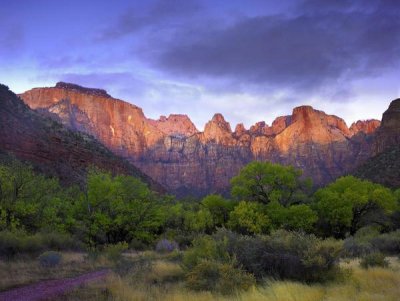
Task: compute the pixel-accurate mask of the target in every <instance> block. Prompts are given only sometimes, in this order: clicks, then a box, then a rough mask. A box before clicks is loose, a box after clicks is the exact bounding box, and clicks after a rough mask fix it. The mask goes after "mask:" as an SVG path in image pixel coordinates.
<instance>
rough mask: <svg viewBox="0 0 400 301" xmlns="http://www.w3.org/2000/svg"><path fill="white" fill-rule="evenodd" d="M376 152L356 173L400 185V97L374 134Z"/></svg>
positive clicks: (372, 179) (388, 183)
mask: <svg viewBox="0 0 400 301" xmlns="http://www.w3.org/2000/svg"><path fill="white" fill-rule="evenodd" d="M373 149H374V153H375V154H376V155H375V156H373V157H372V158H370V159H369V160H367V161H366V162H365V163H364V164H362V165H361V166H359V167H358V168H356V170H355V171H354V174H355V175H356V176H358V177H361V178H366V179H369V180H371V181H373V182H376V183H381V184H383V185H386V186H388V187H392V188H398V187H400V99H396V100H393V101H392V102H391V104H390V106H389V108H388V109H387V110H386V112H385V113H383V116H382V124H381V127H380V128H379V129H378V130H377V131H376V132H375V135H374V136H373Z"/></svg>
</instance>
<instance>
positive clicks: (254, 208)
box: [228, 201, 272, 234]
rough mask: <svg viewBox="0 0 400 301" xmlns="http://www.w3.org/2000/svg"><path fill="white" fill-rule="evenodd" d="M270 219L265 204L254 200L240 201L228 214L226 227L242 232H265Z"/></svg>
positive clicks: (268, 227) (269, 225) (268, 226)
mask: <svg viewBox="0 0 400 301" xmlns="http://www.w3.org/2000/svg"><path fill="white" fill-rule="evenodd" d="M271 226H272V225H271V220H270V219H269V217H268V215H267V214H266V213H265V206H264V205H262V204H259V203H255V202H245V201H241V202H240V203H239V204H238V205H237V206H236V207H235V209H234V210H233V211H232V212H231V214H230V219H229V222H228V227H229V228H231V229H232V230H235V231H237V232H239V233H242V234H261V233H267V232H269V230H270V229H271Z"/></svg>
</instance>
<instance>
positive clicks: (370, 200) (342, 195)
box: [314, 176, 398, 237]
mask: <svg viewBox="0 0 400 301" xmlns="http://www.w3.org/2000/svg"><path fill="white" fill-rule="evenodd" d="M314 198H315V205H314V207H315V209H316V210H317V212H318V215H319V218H320V222H321V223H323V224H325V225H327V226H328V229H327V230H328V231H329V232H331V234H333V235H334V236H336V237H344V236H345V234H346V232H349V233H350V234H351V235H354V234H355V233H356V231H357V230H358V229H359V228H361V227H362V226H365V225H369V224H383V221H382V220H381V219H380V218H379V217H377V216H376V215H371V214H370V213H371V212H374V211H378V210H381V211H382V212H383V213H385V214H389V213H391V212H393V211H394V210H395V209H396V208H397V206H398V204H397V203H396V197H395V195H394V193H393V192H392V191H391V190H390V189H388V188H386V187H383V186H382V185H380V184H375V183H372V182H370V181H367V180H361V179H358V178H355V177H353V176H346V177H342V178H339V179H338V180H336V181H335V182H334V183H331V184H329V185H328V186H326V187H325V188H322V189H319V190H318V191H317V192H316V193H315V195H314Z"/></svg>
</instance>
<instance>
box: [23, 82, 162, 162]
mask: <svg viewBox="0 0 400 301" xmlns="http://www.w3.org/2000/svg"><path fill="white" fill-rule="evenodd" d="M20 97H21V98H22V99H23V100H24V101H25V103H26V104H27V105H28V106H29V107H30V108H31V109H41V110H48V111H50V112H51V111H52V110H53V112H52V113H55V112H54V109H53V108H54V106H55V105H59V104H60V102H61V103H62V102H64V101H66V100H67V101H68V102H69V103H70V105H72V106H74V107H76V108H78V109H79V110H80V112H82V114H84V115H86V116H87V118H88V120H87V121H84V120H80V121H78V120H77V122H78V123H81V124H82V125H81V126H82V128H92V125H95V126H94V128H93V132H90V134H92V135H93V136H94V137H95V138H97V139H98V140H99V141H101V142H102V143H104V144H105V145H107V146H108V147H110V149H112V150H113V151H114V152H115V153H117V154H118V155H122V156H124V157H127V158H137V157H139V156H141V155H142V154H143V152H144V151H145V150H146V149H147V148H149V147H150V146H152V145H154V144H156V143H157V142H158V141H159V140H160V139H163V137H164V136H165V134H164V133H163V132H162V131H160V130H159V129H158V128H157V127H156V126H154V125H153V124H152V123H151V122H149V121H148V120H147V118H146V117H145V116H144V114H143V111H142V109H140V108H139V107H137V106H135V105H132V104H129V103H127V102H124V101H122V100H119V99H115V98H112V97H110V96H109V95H108V94H107V93H106V92H105V91H103V90H98V89H89V88H83V87H79V86H77V85H73V84H65V83H58V84H57V85H56V86H55V87H53V88H36V89H32V90H30V91H27V92H25V93H23V94H21V95H20ZM64 112H65V111H63V112H62V113H61V114H58V116H59V118H60V119H61V120H63V123H65V124H68V123H69V120H68V119H70V120H74V117H73V116H68V114H64ZM56 114H57V113H56ZM86 123H90V124H86Z"/></svg>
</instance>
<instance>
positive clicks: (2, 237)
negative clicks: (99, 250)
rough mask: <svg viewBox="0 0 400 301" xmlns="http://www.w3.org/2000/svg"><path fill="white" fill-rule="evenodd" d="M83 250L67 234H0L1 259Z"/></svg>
mask: <svg viewBox="0 0 400 301" xmlns="http://www.w3.org/2000/svg"><path fill="white" fill-rule="evenodd" d="M71 249H74V250H76V249H81V245H80V243H79V242H76V241H75V240H73V239H72V237H71V236H69V235H67V234H60V233H36V234H34V235H28V234H26V233H24V232H19V231H15V232H10V231H1V232H0V257H5V258H8V259H10V258H12V257H15V256H17V255H30V256H37V255H39V254H40V253H41V252H43V251H46V250H58V251H61V250H71Z"/></svg>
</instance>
